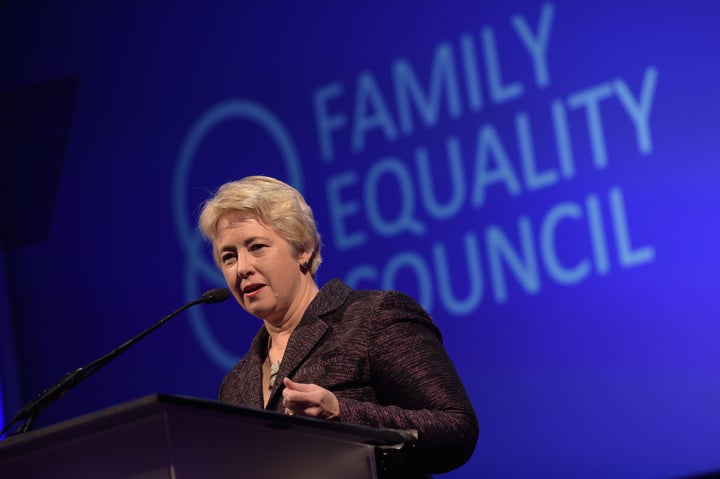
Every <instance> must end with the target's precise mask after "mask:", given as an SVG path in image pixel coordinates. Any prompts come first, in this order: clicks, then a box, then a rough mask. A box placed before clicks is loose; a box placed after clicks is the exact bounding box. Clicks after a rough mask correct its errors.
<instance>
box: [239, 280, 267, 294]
mask: <svg viewBox="0 0 720 479" xmlns="http://www.w3.org/2000/svg"><path fill="white" fill-rule="evenodd" d="M263 287H265V285H264V284H261V283H253V284H249V285H247V286H245V287H244V288H243V290H242V293H243V296H245V297H249V298H251V297H253V296H255V295H257V293H258V291H260V290H261V289H262V288H263Z"/></svg>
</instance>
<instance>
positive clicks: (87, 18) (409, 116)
mask: <svg viewBox="0 0 720 479" xmlns="http://www.w3.org/2000/svg"><path fill="white" fill-rule="evenodd" d="M65 3H70V4H62V5H50V6H48V5H44V4H43V2H32V1H27V2H14V1H9V2H3V4H2V5H0V32H1V33H0V35H1V36H2V37H1V38H2V40H1V41H0V52H1V55H2V56H1V57H0V59H1V61H2V75H0V89H2V90H3V91H4V92H5V94H4V96H3V99H4V103H3V106H4V109H3V113H4V120H5V123H4V125H5V126H4V130H5V133H6V134H5V138H6V139H9V140H10V144H11V145H12V146H11V147H10V148H8V149H7V150H6V153H7V152H8V151H9V153H7V154H6V156H5V157H4V158H3V160H2V161H3V167H2V170H0V173H1V174H2V175H3V176H4V178H5V179H4V180H3V181H2V182H0V183H1V184H3V185H4V189H3V195H4V198H3V209H4V215H5V216H4V217H5V224H4V228H3V229H4V232H5V237H4V245H5V248H4V264H5V278H6V280H5V286H6V290H7V295H6V296H7V298H8V304H7V307H6V308H4V309H3V311H7V312H5V313H4V318H3V319H4V320H5V321H6V326H5V327H4V328H3V329H2V332H3V334H5V338H4V339H3V341H2V344H3V345H4V349H5V352H4V354H3V361H4V370H3V379H4V382H3V386H4V387H3V392H4V393H5V394H6V410H5V413H6V414H5V415H6V416H7V415H9V414H12V413H13V412H14V411H15V409H16V408H17V407H19V406H20V405H21V404H22V403H24V402H25V401H28V400H30V399H32V398H33V397H34V396H35V395H36V394H38V393H39V392H40V391H41V390H43V389H44V388H45V387H47V386H48V385H50V384H52V383H53V382H55V381H56V380H58V379H59V378H60V377H61V376H62V375H64V374H65V373H66V372H67V371H70V370H72V369H75V368H77V367H79V366H82V365H84V364H87V363H89V362H90V361H92V360H94V359H96V358H97V357H99V356H101V355H103V354H105V353H107V352H108V351H110V350H111V349H113V348H114V347H116V346H117V345H119V344H120V343H122V342H124V341H125V340H127V339H129V338H130V337H132V336H134V335H135V334H137V333H139V332H140V331H142V330H143V329H145V328H146V327H148V326H150V325H151V324H153V323H154V322H156V321H158V320H159V319H160V318H162V317H163V316H165V315H166V314H167V313H169V312H170V311H172V310H174V309H175V308H176V307H178V306H179V305H181V304H183V303H185V302H187V301H189V300H191V299H194V298H195V297H197V296H199V295H200V294H201V293H202V292H203V291H205V290H207V289H210V288H213V287H218V286H222V277H221V276H220V274H219V273H218V272H217V271H216V270H215V267H214V266H213V263H212V259H211V257H210V255H209V254H208V246H207V245H206V244H204V243H203V241H202V240H201V238H200V236H199V234H198V233H197V231H196V227H195V220H196V218H197V213H198V210H197V207H198V205H199V203H200V202H201V201H202V200H204V199H205V198H206V197H207V196H208V195H209V192H210V191H212V190H214V189H215V188H217V187H218V186H219V185H220V184H222V183H224V182H225V181H228V180H231V179H236V178H240V177H242V176H246V175H250V174H266V175H271V176H276V177H278V178H280V179H283V180H285V181H288V182H290V183H292V184H293V185H295V186H296V187H298V188H299V189H300V190H301V191H302V192H303V193H304V194H305V195H306V197H307V199H308V202H309V203H310V204H311V205H312V206H313V208H314V210H315V213H316V217H317V221H318V224H319V228H320V231H321V234H322V236H323V242H324V257H325V263H324V264H323V266H322V267H321V269H320V271H319V276H318V282H319V283H321V284H322V283H324V282H325V281H327V280H328V279H330V278H332V277H336V276H337V277H341V278H343V279H345V280H346V281H347V282H349V283H350V284H352V285H355V286H357V287H360V288H381V289H391V288H395V289H400V290H403V291H405V292H407V293H408V294H411V295H412V296H413V297H415V298H416V299H418V300H419V301H420V302H421V303H422V304H423V305H424V306H425V307H426V308H427V309H428V310H429V311H430V312H431V313H432V315H433V317H434V319H435V320H436V322H437V323H438V325H439V327H440V328H441V330H442V332H443V335H444V340H445V344H446V347H447V349H448V351H449V353H450V355H451V356H452V358H453V359H454V361H455V364H456V366H457V368H458V370H459V372H460V375H461V376H462V378H463V380H464V382H465V384H466V386H467V390H468V393H469V395H470V397H471V399H472V401H473V403H474V405H475V408H476V409H477V413H478V416H479V420H480V425H481V437H480V441H479V443H478V447H477V450H476V452H475V455H474V456H473V458H472V459H471V460H470V462H469V463H468V464H467V465H466V466H464V467H463V468H461V469H459V470H457V471H454V472H452V473H449V474H447V477H453V478H457V479H460V478H474V477H492V478H521V477H529V476H532V477H553V478H556V479H563V478H568V479H569V478H575V477H584V478H606V477H613V478H616V479H619V478H628V479H629V478H632V479H655V478H657V479H661V478H674V477H681V476H685V475H690V474H696V473H701V472H705V471H709V470H714V469H720V456H718V450H720V440H719V439H718V434H717V431H718V430H720V414H718V401H717V398H718V397H720V374H719V373H720V352H719V350H720V348H718V347H717V343H718V335H719V333H720V323H719V322H718V317H719V314H718V313H720V301H719V300H718V294H717V290H718V286H720V278H719V277H718V272H717V271H718V264H720V253H719V252H718V248H717V246H716V245H717V243H718V236H719V235H720V220H719V219H718V218H719V216H718V213H717V211H718V207H719V206H720V191H718V188H717V184H718V181H719V180H720V162H718V161H717V160H718V154H717V152H718V150H719V149H720V139H719V138H720V136H719V135H718V126H717V125H719V124H720V118H719V116H720V96H719V95H718V89H717V85H718V84H720V83H719V81H720V63H718V62H717V59H716V58H715V57H716V54H715V53H714V49H715V47H716V46H717V45H718V44H720V32H719V30H718V29H717V27H716V26H717V24H718V22H720V4H718V3H717V2H712V1H705V2H703V1H696V2H685V3H682V4H681V3H679V2H669V1H623V2H614V1H611V2H585V1H570V0H558V1H554V2H543V1H531V0H524V1H520V0H518V1H508V0H505V1H482V2H477V1H476V2H443V3H442V4H441V3H440V2H385V3H386V4H385V5H383V6H379V5H362V6H361V5H360V2H358V3H357V4H355V3H353V4H346V3H344V2H325V3H323V2H317V3H314V4H313V5H312V6H306V5H300V4H299V3H300V2H284V3H286V4H285V5H282V6H280V5H273V6H270V5H265V4H263V5H251V4H250V2H215V3H213V5H211V6H208V5H203V4H201V2H197V3H193V2H174V3H173V5H172V6H167V7H160V6H159V4H158V3H156V2H150V3H152V5H149V4H147V3H148V2H99V3H98V2H65ZM183 316H184V317H179V318H176V319H175V320H173V322H171V323H169V324H167V325H165V326H163V328H162V329H161V330H159V331H157V332H155V333H154V334H153V335H152V336H150V337H148V338H146V339H145V340H143V342H141V343H139V344H138V345H137V346H135V347H134V348H133V349H131V350H129V351H128V352H127V353H125V354H124V355H123V356H121V357H120V358H119V359H118V360H116V361H115V362H114V363H112V364H111V365H109V366H108V367H106V368H105V369H103V370H102V371H101V372H100V373H98V374H97V375H94V376H93V377H92V378H90V379H89V380H88V381H85V382H84V383H83V384H81V385H80V386H78V387H77V388H76V389H74V390H73V391H72V392H70V393H69V394H68V395H66V396H65V397H63V398H62V399H61V400H59V401H58V402H56V403H55V404H53V405H52V406H51V407H50V408H48V409H47V410H46V411H45V412H44V413H43V414H42V415H41V416H40V417H39V419H38V422H37V425H38V427H39V426H42V425H46V424H50V423H54V422H57V421H60V420H63V419H68V418H71V417H74V416H77V415H80V414H84V413H87V412H91V411H94V410H97V409H100V408H102V407H106V406H110V405H113V404H118V403H121V402H124V401H127V400H130V399H135V398H137V397H140V396H143V395H147V394H151V393H154V392H163V393H169V394H185V395H190V396H195V397H200V398H215V396H216V391H217V386H218V384H219V382H220V380H221V378H222V376H223V374H224V372H225V371H226V370H227V369H229V368H230V366H231V365H232V364H233V363H234V361H235V360H236V359H237V358H238V357H239V355H240V354H242V353H243V352H244V351H245V349H246V347H247V346H248V344H249V341H250V339H251V337H252V335H253V334H254V333H255V331H256V330H257V328H258V327H259V326H260V322H259V321H258V320H256V319H254V318H252V317H250V316H248V315H247V314H246V313H244V311H242V310H241V308H240V307H239V306H238V305H237V304H234V303H233V304H231V302H227V303H224V304H221V305H215V306H201V307H198V308H195V309H193V310H191V311H188V312H187V313H184V314H183ZM10 335H11V336H10ZM11 350H13V351H12V354H10V352H11ZM8 384H10V385H11V386H12V387H10V388H9V387H8Z"/></svg>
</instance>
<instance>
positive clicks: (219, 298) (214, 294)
mask: <svg viewBox="0 0 720 479" xmlns="http://www.w3.org/2000/svg"><path fill="white" fill-rule="evenodd" d="M229 297H230V291H229V290H228V289H227V288H217V289H211V290H210V291H206V292H205V294H203V295H202V299H203V302H204V303H206V304H210V303H222V302H223V301H225V300H226V299H228V298H229Z"/></svg>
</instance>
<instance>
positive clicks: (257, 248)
mask: <svg viewBox="0 0 720 479" xmlns="http://www.w3.org/2000/svg"><path fill="white" fill-rule="evenodd" d="M264 247H265V245H264V244H260V243H258V244H254V245H251V246H250V251H260V250H261V249H263V248H264Z"/></svg>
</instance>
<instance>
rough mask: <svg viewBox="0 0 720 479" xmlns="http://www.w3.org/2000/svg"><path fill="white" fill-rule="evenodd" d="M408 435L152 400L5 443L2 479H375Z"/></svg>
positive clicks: (203, 403) (410, 439)
mask: <svg viewBox="0 0 720 479" xmlns="http://www.w3.org/2000/svg"><path fill="white" fill-rule="evenodd" d="M413 443H414V436H413V434H412V433H411V432H410V431H398V430H393V429H375V428H368V427H363V426H353V425H349V424H342V423H335V422H329V421H321V420H317V419H310V418H303V417H296V416H285V415H283V414H278V413H274V412H267V411H259V410H254V409H247V408H240V407H234V406H230V405H226V404H221V403H218V402H214V401H207V400H200V399H195V398H189V397H182V396H168V395H162V394H155V395H151V396H147V397H143V398H140V399H137V400H134V401H130V402H127V403H124V404H121V405H118V406H114V407H110V408H107V409H103V410H101V411H97V412H94V413H91V414H87V415H84V416H80V417H78V418H75V419H71V420H68V421H65V422H61V423H58V424H55V425H52V426H48V427H45V428H42V429H38V430H35V431H30V432H27V433H25V434H21V435H17V436H13V437H9V438H7V439H5V440H3V441H0V478H7V479H10V478H13V479H24V478H33V479H34V478H43V479H45V478H63V479H64V478H68V479H70V478H72V479H85V478H87V479H91V478H92V479H130V478H132V479H156V478H163V479H213V478H218V479H220V478H221V479H224V478H233V479H243V478H247V479H373V478H378V477H382V476H383V475H384V474H383V472H384V471H387V470H388V468H392V467H394V466H392V465H391V463H392V462H397V461H398V458H399V457H402V455H403V454H404V452H403V451H406V450H407V449H409V448H412V447H413Z"/></svg>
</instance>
